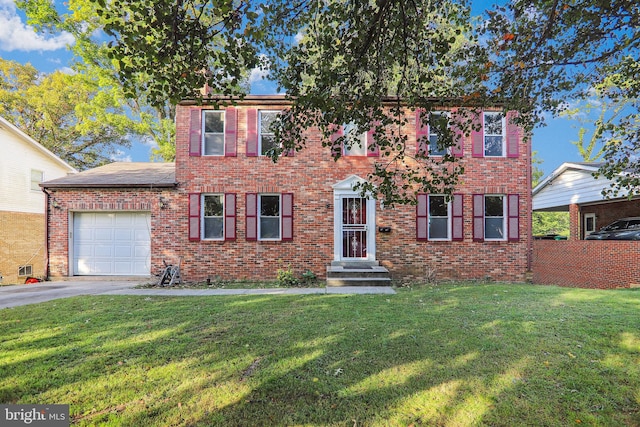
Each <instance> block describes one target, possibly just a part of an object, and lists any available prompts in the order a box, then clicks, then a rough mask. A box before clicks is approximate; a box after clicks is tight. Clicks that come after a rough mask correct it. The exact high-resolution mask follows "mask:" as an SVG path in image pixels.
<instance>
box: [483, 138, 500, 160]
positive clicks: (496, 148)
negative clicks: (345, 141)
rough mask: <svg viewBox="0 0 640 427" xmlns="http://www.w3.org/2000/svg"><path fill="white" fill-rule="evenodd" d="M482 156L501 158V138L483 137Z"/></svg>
mask: <svg viewBox="0 0 640 427" xmlns="http://www.w3.org/2000/svg"><path fill="white" fill-rule="evenodd" d="M484 155H485V156H502V136H485V137H484Z"/></svg>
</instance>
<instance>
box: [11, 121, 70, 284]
mask: <svg viewBox="0 0 640 427" xmlns="http://www.w3.org/2000/svg"><path fill="white" fill-rule="evenodd" d="M0 151H1V153H2V154H1V155H0V276H2V279H1V280H0V283H2V284H13V283H24V280H25V279H26V278H27V277H29V276H32V277H42V276H44V274H45V268H46V260H45V253H46V251H45V244H46V243H45V242H46V234H45V233H46V231H45V206H46V204H45V197H46V195H45V193H44V192H43V191H42V189H41V188H40V183H41V182H42V181H45V180H50V179H54V178H60V177H63V176H66V175H67V174H69V173H76V172H77V171H76V170H75V169H74V168H73V167H71V166H70V165H69V164H68V163H66V162H65V161H63V160H62V159H60V158H59V157H57V156H56V155H55V154H53V153H52V152H51V151H49V150H47V149H46V148H45V147H43V146H42V145H41V144H39V143H38V142H37V141H35V140H34V139H33V138H31V137H30V136H29V135H27V134H25V133H24V132H22V131H21V130H20V129H18V128H17V127H16V126H14V125H13V124H11V123H9V122H8V121H7V120H6V119H4V118H3V117H0Z"/></svg>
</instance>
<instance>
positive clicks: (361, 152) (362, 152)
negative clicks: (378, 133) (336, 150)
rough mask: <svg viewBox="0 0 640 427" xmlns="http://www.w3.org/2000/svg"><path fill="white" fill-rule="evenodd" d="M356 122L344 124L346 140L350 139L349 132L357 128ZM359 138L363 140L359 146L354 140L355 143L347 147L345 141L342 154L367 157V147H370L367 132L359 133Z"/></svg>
mask: <svg viewBox="0 0 640 427" xmlns="http://www.w3.org/2000/svg"><path fill="white" fill-rule="evenodd" d="M356 127H357V126H356V124H355V123H347V124H344V125H342V129H343V135H344V138H345V140H348V136H347V135H348V134H349V133H351V132H352V131H353V130H356ZM357 139H359V140H360V142H361V146H360V147H358V146H357V144H355V143H356V141H355V140H354V145H352V146H351V148H347V146H346V144H345V143H344V142H343V143H342V154H343V155H344V156H350V157H366V156H367V149H368V142H369V141H367V132H362V133H360V134H358V135H357Z"/></svg>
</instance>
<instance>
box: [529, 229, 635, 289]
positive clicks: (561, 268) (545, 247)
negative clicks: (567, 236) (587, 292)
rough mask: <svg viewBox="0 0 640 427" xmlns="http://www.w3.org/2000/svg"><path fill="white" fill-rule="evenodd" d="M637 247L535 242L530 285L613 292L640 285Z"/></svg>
mask: <svg viewBox="0 0 640 427" xmlns="http://www.w3.org/2000/svg"><path fill="white" fill-rule="evenodd" d="M639 257H640V245H638V242H632V241H620V240H569V241H554V240H536V241H535V242H534V257H533V282H534V283H537V284H541V285H558V286H573V287H581V288H597V289H613V288H628V287H631V286H634V287H637V286H640V264H638V259H639Z"/></svg>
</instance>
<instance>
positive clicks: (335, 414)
mask: <svg viewBox="0 0 640 427" xmlns="http://www.w3.org/2000/svg"><path fill="white" fill-rule="evenodd" d="M639 325H640V292H638V291H633V290H616V291H597V290H585V289H567V288H555V287H542V286H531V285H510V284H489V285H480V284H450V285H439V286H435V285H434V286H426V285H425V286H417V287H413V288H405V289H399V290H398V294H397V295H306V296H266V295H263V296H237V297H231V296H225V297H184V298H177V297H176V298H168V297H138V296H91V297H89V296H83V297H77V298H71V299H66V300H57V301H51V302H48V303H43V304H35V305H30V306H24V307H16V308H11V309H4V310H1V311H0V330H1V331H2V334H0V403H68V404H70V405H71V415H72V420H73V423H74V424H77V425H114V426H116V425H117V426H119V425H126V426H153V425H157V426H169V425H184V426H210V425H223V426H233V425H238V426H246V425H251V426H260V425H336V426H353V425H358V426H360V425H367V426H369V425H371V426H390V425H391V426H396V425H399V426H408V425H429V426H432V425H435V426H438V425H440V426H471V425H473V426H475V425H479V426H482V425H491V426H513V425H531V426H534V425H535V426H558V425H562V426H568V425H589V426H591V425H599V426H610V425H629V426H631V425H640V330H639V329H638V326H639Z"/></svg>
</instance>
